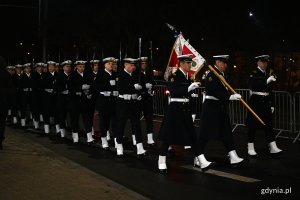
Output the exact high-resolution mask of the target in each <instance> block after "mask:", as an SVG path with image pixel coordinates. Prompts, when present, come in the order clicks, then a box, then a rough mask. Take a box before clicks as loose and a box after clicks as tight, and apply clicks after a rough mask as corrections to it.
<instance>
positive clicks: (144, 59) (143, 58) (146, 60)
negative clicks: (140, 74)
mask: <svg viewBox="0 0 300 200" xmlns="http://www.w3.org/2000/svg"><path fill="white" fill-rule="evenodd" d="M139 61H140V62H141V63H147V62H148V57H140V58H139Z"/></svg>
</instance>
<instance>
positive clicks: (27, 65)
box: [23, 63, 31, 67]
mask: <svg viewBox="0 0 300 200" xmlns="http://www.w3.org/2000/svg"><path fill="white" fill-rule="evenodd" d="M30 66H31V63H25V64H24V65H23V67H30Z"/></svg>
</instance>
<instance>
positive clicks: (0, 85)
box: [0, 56, 13, 161]
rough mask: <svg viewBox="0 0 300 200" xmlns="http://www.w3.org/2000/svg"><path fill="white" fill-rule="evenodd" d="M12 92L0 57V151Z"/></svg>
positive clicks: (8, 77) (10, 81)
mask: <svg viewBox="0 0 300 200" xmlns="http://www.w3.org/2000/svg"><path fill="white" fill-rule="evenodd" d="M12 92H13V84H12V79H11V77H10V75H9V74H8V72H7V71H5V60H4V58H3V57H2V56H0V94H1V95H0V150H3V146H2V145H3V144H2V143H3V141H4V139H5V120H6V117H7V110H8V109H7V107H8V101H9V100H10V99H11V98H12V95H13V94H12ZM1 156H2V155H1ZM1 161H2V160H1Z"/></svg>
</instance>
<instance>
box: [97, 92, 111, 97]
mask: <svg viewBox="0 0 300 200" xmlns="http://www.w3.org/2000/svg"><path fill="white" fill-rule="evenodd" d="M100 94H102V95H104V96H105V97H109V96H110V95H111V91H104V92H100Z"/></svg>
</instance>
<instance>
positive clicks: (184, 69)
mask: <svg viewBox="0 0 300 200" xmlns="http://www.w3.org/2000/svg"><path fill="white" fill-rule="evenodd" d="M178 60H179V65H180V66H179V69H177V71H176V72H175V73H174V74H173V75H171V76H170V77H169V82H168V90H169V93H170V103H169V105H168V108H167V112H166V115H165V116H164V118H163V122H162V125H161V128H160V132H159V139H160V141H161V147H160V151H159V158H158V169H159V171H160V172H162V173H167V164H166V155H167V153H168V149H169V146H170V145H171V144H177V145H183V146H184V145H190V146H191V148H192V150H193V153H194V155H195V157H196V158H195V159H198V157H199V155H200V154H199V152H198V145H197V136H196V132H195V128H194V124H193V119H192V112H191V107H190V94H191V93H192V91H193V90H195V89H197V88H199V87H200V83H199V82H198V83H197V82H195V83H192V81H191V79H190V78H189V75H188V71H189V70H190V69H191V63H192V54H185V55H180V56H178Z"/></svg>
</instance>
